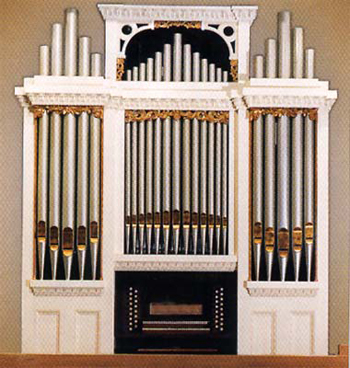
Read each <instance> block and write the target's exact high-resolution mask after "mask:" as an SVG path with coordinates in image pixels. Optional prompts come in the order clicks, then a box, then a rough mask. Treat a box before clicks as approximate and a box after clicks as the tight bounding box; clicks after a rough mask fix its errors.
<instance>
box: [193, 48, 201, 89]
mask: <svg viewBox="0 0 350 368" xmlns="http://www.w3.org/2000/svg"><path fill="white" fill-rule="evenodd" d="M200 73H201V64H200V54H199V52H194V53H193V82H199V80H200Z"/></svg>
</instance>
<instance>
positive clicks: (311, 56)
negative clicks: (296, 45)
mask: <svg viewBox="0 0 350 368" xmlns="http://www.w3.org/2000/svg"><path fill="white" fill-rule="evenodd" d="M314 75H315V50H314V49H306V50H305V77H306V78H309V79H311V78H314Z"/></svg>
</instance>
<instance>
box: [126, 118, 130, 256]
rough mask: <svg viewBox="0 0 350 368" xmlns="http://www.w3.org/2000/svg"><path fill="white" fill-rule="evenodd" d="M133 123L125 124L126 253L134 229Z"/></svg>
mask: <svg viewBox="0 0 350 368" xmlns="http://www.w3.org/2000/svg"><path fill="white" fill-rule="evenodd" d="M130 142H131V123H130V122H126V123H125V217H126V220H127V221H126V229H125V230H126V233H125V244H126V248H125V251H126V253H128V252H129V246H130V236H131V229H132V211H131V196H132V192H131V145H130Z"/></svg>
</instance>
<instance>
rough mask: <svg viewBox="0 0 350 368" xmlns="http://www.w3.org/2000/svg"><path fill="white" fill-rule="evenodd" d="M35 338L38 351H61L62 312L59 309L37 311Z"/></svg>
mask: <svg viewBox="0 0 350 368" xmlns="http://www.w3.org/2000/svg"><path fill="white" fill-rule="evenodd" d="M35 339H36V351H37V352H38V353H42V354H57V353H59V352H60V314H59V312H58V311H37V313H36V321H35Z"/></svg>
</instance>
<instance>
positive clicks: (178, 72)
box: [173, 33, 182, 82]
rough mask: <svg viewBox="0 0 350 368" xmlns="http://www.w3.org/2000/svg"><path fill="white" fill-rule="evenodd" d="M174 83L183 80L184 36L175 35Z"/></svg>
mask: <svg viewBox="0 0 350 368" xmlns="http://www.w3.org/2000/svg"><path fill="white" fill-rule="evenodd" d="M173 58H174V60H173V68H174V69H173V81H174V82H181V80H182V34H181V33H175V34H174V53H173Z"/></svg>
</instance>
